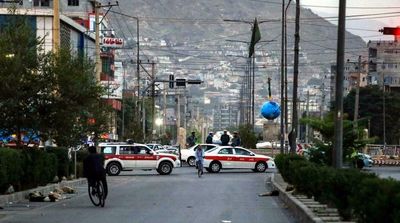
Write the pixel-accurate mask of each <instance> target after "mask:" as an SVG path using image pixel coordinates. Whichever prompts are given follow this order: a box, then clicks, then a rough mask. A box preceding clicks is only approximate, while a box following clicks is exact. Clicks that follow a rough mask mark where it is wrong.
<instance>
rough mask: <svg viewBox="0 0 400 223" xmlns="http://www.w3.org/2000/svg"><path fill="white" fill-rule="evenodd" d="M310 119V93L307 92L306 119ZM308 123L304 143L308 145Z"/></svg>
mask: <svg viewBox="0 0 400 223" xmlns="http://www.w3.org/2000/svg"><path fill="white" fill-rule="evenodd" d="M308 117H310V91H309V90H308V91H307V104H306V118H308ZM308 132H309V129H308V123H306V134H305V143H308V137H309V135H308Z"/></svg>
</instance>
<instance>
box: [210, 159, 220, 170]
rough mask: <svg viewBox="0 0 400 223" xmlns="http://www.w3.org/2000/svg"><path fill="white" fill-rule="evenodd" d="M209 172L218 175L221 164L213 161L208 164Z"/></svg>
mask: <svg viewBox="0 0 400 223" xmlns="http://www.w3.org/2000/svg"><path fill="white" fill-rule="evenodd" d="M210 170H211V172H213V173H218V172H219V171H220V170H221V164H220V163H219V162H216V161H213V162H212V163H211V164H210Z"/></svg>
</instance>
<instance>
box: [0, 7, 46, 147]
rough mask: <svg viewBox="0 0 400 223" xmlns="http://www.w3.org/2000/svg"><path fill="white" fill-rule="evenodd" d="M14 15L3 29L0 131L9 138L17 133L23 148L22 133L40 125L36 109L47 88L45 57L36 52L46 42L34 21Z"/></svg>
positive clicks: (7, 20)
mask: <svg viewBox="0 0 400 223" xmlns="http://www.w3.org/2000/svg"><path fill="white" fill-rule="evenodd" d="M11 13H12V14H11V15H9V16H7V17H5V19H6V23H5V24H6V25H5V26H3V27H2V28H1V29H0V36H1V38H0V83H1V84H2V87H1V88H0V111H1V112H0V118H1V120H2V121H1V123H0V129H1V130H2V131H4V133H5V134H7V135H11V134H14V133H15V134H16V135H17V146H21V132H22V131H23V130H25V131H31V128H35V127H37V126H38V125H39V123H38V122H39V118H38V114H37V113H36V110H35V109H33V108H34V107H35V106H36V105H37V98H38V97H39V96H40V95H41V94H42V89H43V88H45V86H46V82H42V79H41V78H40V75H38V73H39V72H40V70H41V67H43V65H44V63H43V62H44V61H45V58H46V55H45V54H43V53H37V52H42V46H43V41H42V39H39V38H36V33H35V30H33V29H32V28H31V25H30V24H31V22H32V20H30V19H28V18H26V17H24V16H20V15H17V14H15V11H12V10H11Z"/></svg>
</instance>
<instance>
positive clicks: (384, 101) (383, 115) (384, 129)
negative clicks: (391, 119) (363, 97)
mask: <svg viewBox="0 0 400 223" xmlns="http://www.w3.org/2000/svg"><path fill="white" fill-rule="evenodd" d="M382 87H383V89H382V97H383V105H382V106H383V108H382V112H383V114H382V118H383V149H386V97H385V91H386V89H385V73H384V72H383V73H382Z"/></svg>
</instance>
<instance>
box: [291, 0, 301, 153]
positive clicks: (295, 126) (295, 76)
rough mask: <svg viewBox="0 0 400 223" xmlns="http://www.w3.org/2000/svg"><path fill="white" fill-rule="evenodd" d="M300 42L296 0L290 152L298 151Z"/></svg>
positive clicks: (298, 9) (298, 4)
mask: <svg viewBox="0 0 400 223" xmlns="http://www.w3.org/2000/svg"><path fill="white" fill-rule="evenodd" d="M299 42H300V0H297V1H296V25H295V34H294V67H293V99H292V101H293V102H292V103H293V105H292V108H293V109H292V111H293V112H292V113H293V114H292V131H291V132H290V136H289V137H290V140H289V142H290V152H291V153H296V138H297V129H298V114H297V85H298V78H299Z"/></svg>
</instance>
